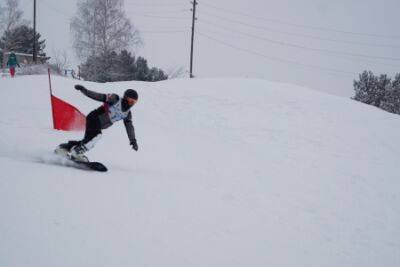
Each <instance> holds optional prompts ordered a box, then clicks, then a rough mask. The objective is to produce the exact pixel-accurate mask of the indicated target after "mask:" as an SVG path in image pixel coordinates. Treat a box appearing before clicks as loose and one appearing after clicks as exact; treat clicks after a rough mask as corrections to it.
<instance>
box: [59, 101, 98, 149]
mask: <svg viewBox="0 0 400 267" xmlns="http://www.w3.org/2000/svg"><path fill="white" fill-rule="evenodd" d="M99 113H100V111H99V110H98V109H96V110H93V111H92V112H90V113H89V114H88V115H87V116H86V130H85V136H84V137H83V139H82V140H81V141H74V140H71V141H68V143H67V144H66V146H65V147H66V148H67V149H68V150H71V148H72V147H74V146H77V145H85V144H87V143H89V142H90V141H91V140H92V139H93V138H95V137H96V136H98V135H99V134H101V125H100V120H99Z"/></svg>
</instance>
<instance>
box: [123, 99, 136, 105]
mask: <svg viewBox="0 0 400 267" xmlns="http://www.w3.org/2000/svg"><path fill="white" fill-rule="evenodd" d="M125 99H126V102H128V105H130V106H133V105H135V104H136V102H137V99H134V98H130V97H126V98H125Z"/></svg>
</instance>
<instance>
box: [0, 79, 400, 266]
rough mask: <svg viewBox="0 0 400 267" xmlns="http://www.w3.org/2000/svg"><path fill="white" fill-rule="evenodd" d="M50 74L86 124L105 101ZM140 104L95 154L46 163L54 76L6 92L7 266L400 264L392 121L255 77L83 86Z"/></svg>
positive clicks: (8, 86)
mask: <svg viewBox="0 0 400 267" xmlns="http://www.w3.org/2000/svg"><path fill="white" fill-rule="evenodd" d="M76 83H78V81H76V80H72V79H66V78H61V77H53V78H52V85H53V90H54V94H55V95H56V96H58V97H61V98H62V99H64V100H66V101H68V102H69V103H71V104H73V105H75V106H76V107H77V108H79V109H80V110H81V111H82V112H83V113H88V112H89V111H91V110H92V109H94V108H96V107H97V106H99V105H101V103H99V102H96V101H93V100H91V99H89V98H87V97H85V96H84V95H83V94H81V93H80V92H78V91H76V90H74V88H73V85H74V84H76ZM80 83H81V84H83V85H85V86H86V87H87V88H89V89H92V90H96V91H99V92H105V93H106V92H107V93H111V92H114V93H118V94H122V93H123V91H124V90H125V89H127V88H134V89H136V90H137V91H138V92H139V102H138V104H137V105H136V106H135V107H134V108H133V121H134V126H135V130H136V137H137V140H138V144H139V151H138V152H135V151H134V150H132V149H131V148H130V146H129V141H128V138H127V134H126V132H125V128H124V126H123V123H122V122H118V123H116V125H114V126H113V127H111V128H109V129H107V130H105V131H104V132H103V137H102V139H101V140H100V141H99V142H98V143H97V145H96V147H95V148H94V149H93V150H91V151H90V152H89V153H88V156H89V158H90V159H91V160H95V161H100V162H103V163H104V164H105V165H106V166H107V167H108V168H109V171H108V172H107V173H98V172H91V171H86V170H79V169H76V168H73V167H71V166H69V164H67V162H66V161H65V160H61V159H59V158H57V157H56V156H55V155H54V154H53V153H52V151H53V150H54V148H55V147H56V146H57V145H58V144H59V143H62V142H64V141H66V140H70V139H81V138H82V136H83V132H63V131H56V130H53V129H52V120H51V112H50V96H49V90H48V79H47V76H45V75H43V76H24V77H17V78H15V79H5V78H3V79H1V80H0V99H1V100H2V103H1V105H0V114H1V118H0V136H1V138H0V167H1V173H0V266H11V267H15V266H40V267H41V266H49V267H50V266H66V267H67V266H85V267H87V266H154V267H158V266H171V267H179V266H182V267H183V266H185V267H186V266H199V267H200V266H215V267H217V266H218V267H219V266H227V267H228V266H229V267H233V266H238V267H239V266H241V267H243V266H260V267H264V266H304V267H310V266H318V267H320V266H340V267H344V266H362V267H366V266H374V267H375V266H385V267H391V266H393V267H397V266H400V161H399V157H400V138H399V137H400V116H398V115H394V114H390V113H386V112H384V111H381V110H379V109H376V108H374V107H371V106H368V105H364V104H361V103H358V102H355V101H353V100H351V99H347V98H342V97H337V96H332V95H328V94H323V93H320V92H317V91H313V90H310V89H307V88H303V87H299V86H294V85H290V84H280V83H272V82H268V81H264V80H253V79H237V78H217V79H178V80H168V81H163V82H158V83H145V82H118V83H105V84H97V83H90V82H83V81H82V82H80Z"/></svg>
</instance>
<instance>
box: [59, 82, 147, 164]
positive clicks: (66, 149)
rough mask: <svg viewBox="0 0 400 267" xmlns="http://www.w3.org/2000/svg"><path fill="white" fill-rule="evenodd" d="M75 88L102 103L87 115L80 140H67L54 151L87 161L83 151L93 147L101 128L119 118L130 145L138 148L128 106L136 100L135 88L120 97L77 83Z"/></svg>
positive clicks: (108, 125) (99, 135) (106, 126)
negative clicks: (98, 91) (91, 89)
mask: <svg viewBox="0 0 400 267" xmlns="http://www.w3.org/2000/svg"><path fill="white" fill-rule="evenodd" d="M75 89H76V90H78V91H81V92H82V93H83V94H84V95H86V96H87V97H89V98H92V99H94V100H97V101H100V102H103V103H104V104H103V105H102V106H100V107H99V108H97V109H95V110H93V111H92V112H90V113H89V114H88V115H87V117H86V131H85V136H84V138H83V139H82V140H81V141H68V143H64V144H61V145H59V146H58V147H57V148H56V151H55V152H56V153H58V154H64V155H69V156H70V157H71V158H72V159H73V160H75V161H81V162H88V161H89V160H88V158H87V157H86V156H85V155H84V153H85V152H86V151H88V150H89V149H91V148H93V147H94V145H95V143H96V141H98V139H99V138H100V137H101V134H102V132H101V130H102V129H106V128H108V127H110V126H111V125H112V124H113V123H115V122H117V121H119V120H123V121H124V124H125V128H126V132H127V134H128V138H129V141H130V145H131V146H132V148H133V149H134V150H135V151H137V150H138V148H139V147H138V144H137V142H136V138H135V128H134V127H133V124H132V113H131V111H130V108H131V107H132V106H133V105H135V104H136V102H137V101H138V93H137V92H136V91H135V90H133V89H127V90H126V91H125V93H124V96H123V97H122V98H121V97H120V96H118V95H117V94H101V93H97V92H94V91H90V90H88V89H86V88H85V87H84V86H82V85H79V84H78V85H75Z"/></svg>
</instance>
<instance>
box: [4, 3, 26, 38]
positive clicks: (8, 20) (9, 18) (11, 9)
mask: <svg viewBox="0 0 400 267" xmlns="http://www.w3.org/2000/svg"><path fill="white" fill-rule="evenodd" d="M4 2H5V5H4V6H2V5H0V34H3V32H4V31H10V30H12V29H13V28H15V27H17V26H20V25H22V24H24V23H26V22H25V21H23V20H22V14H23V12H22V10H21V9H20V8H19V0H5V1H4Z"/></svg>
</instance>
